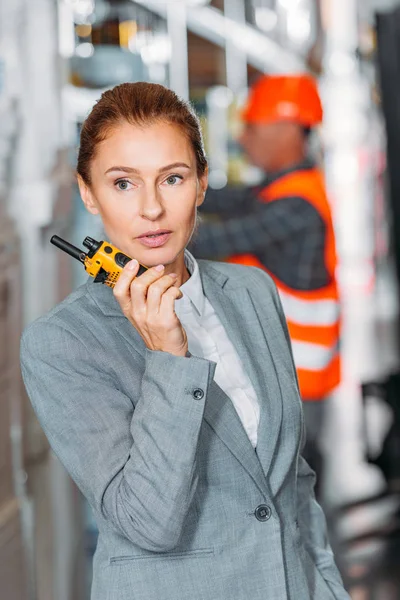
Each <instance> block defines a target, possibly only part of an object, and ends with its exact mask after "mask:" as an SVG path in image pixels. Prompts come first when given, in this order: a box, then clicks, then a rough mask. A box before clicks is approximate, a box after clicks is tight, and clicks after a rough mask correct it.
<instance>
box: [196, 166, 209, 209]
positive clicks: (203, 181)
mask: <svg viewBox="0 0 400 600" xmlns="http://www.w3.org/2000/svg"><path fill="white" fill-rule="evenodd" d="M207 187H208V167H206V170H205V171H204V173H203V175H202V176H201V177H199V187H198V189H197V199H196V206H201V205H202V204H203V202H204V197H205V195H206V191H207Z"/></svg>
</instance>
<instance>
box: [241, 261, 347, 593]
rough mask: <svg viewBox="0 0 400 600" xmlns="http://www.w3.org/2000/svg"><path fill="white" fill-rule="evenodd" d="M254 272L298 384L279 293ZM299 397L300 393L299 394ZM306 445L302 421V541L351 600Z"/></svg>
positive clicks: (333, 584) (330, 583)
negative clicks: (268, 295)
mask: <svg viewBox="0 0 400 600" xmlns="http://www.w3.org/2000/svg"><path fill="white" fill-rule="evenodd" d="M250 268H252V269H255V270H257V271H258V272H259V274H261V276H262V277H264V278H268V280H269V281H268V284H269V288H270V290H271V291H272V296H273V300H274V304H275V307H276V309H277V312H278V315H279V318H280V321H281V324H282V329H283V333H284V336H285V338H286V341H287V344H288V346H289V350H290V355H291V362H292V366H293V377H294V378H295V379H296V383H297V389H299V387H298V381H297V374H296V367H295V363H294V359H293V352H292V345H291V341H290V337H289V331H288V327H287V323H286V318H285V314H284V312H283V308H282V304H281V301H280V298H279V294H278V291H277V289H276V286H275V284H274V283H273V281H272V279H271V278H270V277H269V276H268V275H267V274H266V273H264V272H263V271H261V269H256V267H250ZM299 395H300V391H299ZM304 442H305V428H304V421H303V435H302V444H301V448H300V455H299V459H298V470H297V502H298V524H299V528H300V532H301V538H302V541H303V544H304V546H305V549H306V551H307V552H308V554H309V555H310V557H311V559H312V561H313V562H314V564H315V565H316V567H317V569H318V570H319V572H320V573H321V575H322V577H323V578H324V580H325V581H326V583H327V585H328V586H329V588H330V590H331V591H332V594H333V597H334V598H335V600H350V596H349V595H348V593H347V592H346V590H345V589H344V587H343V581H342V578H341V575H340V573H339V570H338V568H337V566H336V563H335V558H334V555H333V552H332V549H331V546H330V544H329V539H328V530H327V525H326V519H325V515H324V513H323V510H322V508H321V506H320V505H319V503H318V502H317V500H316V499H315V494H314V485H315V473H314V471H313V470H312V469H311V468H310V466H309V465H308V463H307V462H306V460H305V459H304V458H303V457H302V456H301V452H302V450H303V447H304Z"/></svg>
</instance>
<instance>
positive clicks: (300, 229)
mask: <svg viewBox="0 0 400 600" xmlns="http://www.w3.org/2000/svg"><path fill="white" fill-rule="evenodd" d="M310 168H313V165H312V164H311V163H309V162H304V163H302V164H301V165H298V166H296V167H294V168H291V169H290V170H286V171H284V172H283V171H282V172H281V173H279V174H278V175H275V177H274V178H273V179H272V178H268V179H267V180H266V181H265V182H264V183H263V184H262V185H261V186H258V187H257V188H249V189H243V188H224V189H223V190H209V191H208V192H207V195H206V199H205V202H204V204H203V206H202V208H201V209H200V214H201V212H204V213H209V214H210V215H214V216H215V217H216V216H218V220H215V218H214V219H213V220H207V221H206V222H204V221H203V222H201V223H200V225H199V227H198V230H197V232H196V233H195V235H194V236H193V239H192V241H191V243H190V245H189V250H190V251H191V252H192V253H193V254H194V256H195V257H196V258H211V259H215V260H219V259H221V260H222V259H225V258H227V257H229V256H232V255H234V254H247V253H251V254H253V255H255V256H257V258H258V259H259V260H260V262H261V263H262V264H263V265H264V266H265V267H266V269H267V270H268V271H270V272H271V273H272V274H273V275H275V276H276V277H277V278H278V279H279V280H280V281H282V282H283V283H285V284H286V285H287V286H289V287H291V288H293V289H296V290H315V289H319V288H321V287H323V286H325V285H327V284H328V283H329V279H330V276H329V274H328V272H327V269H326V266H325V223H324V221H323V219H322V217H321V216H320V214H319V213H318V211H317V210H316V209H315V208H314V206H313V205H312V204H311V203H310V202H308V201H307V199H306V198H303V197H300V196H291V197H283V198H282V199H279V200H276V201H274V202H270V203H266V202H262V201H261V200H259V199H258V197H257V196H258V193H259V192H260V191H261V189H263V188H264V187H266V186H267V185H270V184H271V183H272V182H273V181H276V180H277V179H278V178H280V177H282V176H283V175H286V174H288V173H292V172H294V171H298V170H304V169H310Z"/></svg>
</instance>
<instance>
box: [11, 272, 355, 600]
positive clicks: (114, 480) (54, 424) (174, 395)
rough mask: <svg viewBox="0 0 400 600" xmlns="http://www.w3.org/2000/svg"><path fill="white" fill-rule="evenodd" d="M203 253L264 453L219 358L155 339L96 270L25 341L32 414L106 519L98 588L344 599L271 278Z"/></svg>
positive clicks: (176, 598) (113, 598)
mask: <svg viewBox="0 0 400 600" xmlns="http://www.w3.org/2000/svg"><path fill="white" fill-rule="evenodd" d="M199 266H200V273H201V278H202V282H203V288H204V292H205V295H206V296H207V298H208V299H209V301H210V302H211V304H212V305H213V307H214V309H215V311H216V312H217V314H218V316H219V318H220V319H221V321H222V323H223V325H224V327H225V328H226V331H227V333H228V335H229V337H230V339H231V340H232V342H233V344H234V346H235V347H236V350H237V351H238V353H239V356H240V358H241V360H242V361H243V364H244V365H245V368H246V370H247V372H248V374H249V376H250V378H251V381H252V383H253V386H254V388H255V390H256V392H257V395H258V399H259V401H260V405H261V421H260V426H259V433H258V446H257V450H256V451H254V449H253V447H252V445H251V443H250V441H249V439H248V437H247V435H246V432H245V430H244V428H243V426H242V424H241V421H240V419H239V417H238V416H237V413H236V411H235V409H234V407H233V404H232V402H231V400H230V399H229V398H228V397H227V396H226V394H225V393H224V392H223V391H222V390H221V388H219V386H218V385H217V384H216V383H215V382H214V381H213V373H214V369H215V363H212V362H210V361H208V360H204V359H202V358H197V357H195V356H190V357H185V358H182V357H176V356H172V355H171V354H168V353H165V352H154V351H150V350H148V349H147V348H146V347H145V345H144V343H143V341H142V339H141V337H140V336H139V334H138V333H137V331H136V330H135V329H134V328H133V327H132V325H131V324H130V322H129V321H128V320H127V319H126V318H125V317H124V316H123V314H122V312H121V310H120V308H119V305H118V303H117V301H116V300H115V298H114V296H113V294H112V291H111V290H110V289H109V288H107V287H105V286H102V285H99V284H94V283H93V282H92V280H90V281H88V282H87V283H86V284H84V285H83V286H81V287H80V288H79V289H78V290H77V291H76V292H74V293H73V294H71V295H70V296H69V297H68V298H67V299H66V300H64V301H63V302H61V304H59V305H58V306H56V307H55V308H54V309H53V310H52V311H51V312H50V313H48V314H47V315H46V316H44V317H42V318H40V319H38V320H37V321H35V322H34V323H33V324H31V325H30V326H29V327H28V328H27V329H26V330H25V332H24V335H23V338H22V342H21V363H22V373H23V377H24V381H25V385H26V389H27V391H28V394H29V396H30V398H31V401H32V404H33V407H34V409H35V412H36V414H37V416H38V418H39V421H40V423H41V425H42V427H43V429H44V431H45V433H46V435H47V437H48V439H49V442H50V444H51V446H52V448H53V450H54V452H55V453H56V455H57V456H58V457H59V458H60V460H61V462H62V463H63V464H64V465H65V468H66V469H67V470H68V472H69V473H70V475H71V477H72V478H73V479H74V480H75V481H76V483H77V485H78V486H79V488H80V489H81V490H82V492H83V494H84V495H85V496H86V498H87V499H88V501H89V503H90V505H91V507H92V509H93V511H94V514H95V517H96V520H97V523H98V528H99V539H98V545H97V550H96V553H95V556H94V562H93V585H92V599H93V600H287V599H288V598H289V599H290V600H309V599H315V600H332V599H336V600H339V599H340V600H345V599H348V598H349V596H348V595H347V593H346V592H345V590H344V588H343V585H342V581H341V578H340V575H339V573H338V570H337V568H336V566H335V563H334V558H333V555H332V551H331V549H330V547H329V543H328V540H327V535H326V526H325V520H324V516H323V513H322V511H321V508H320V507H319V505H318V504H317V503H316V501H315V499H314V496H313V485H314V475H313V472H312V471H311V470H310V469H309V467H308V466H307V464H306V462H305V461H304V460H303V459H302V458H301V457H299V448H300V447H301V445H302V429H303V424H302V410H301V402H300V398H299V393H298V388H297V383H296V375H295V369H294V365H293V360H292V356H291V350H290V343H289V338H288V334H287V330H286V325H285V320H284V316H283V313H282V308H281V305H280V302H279V299H278V295H277V292H276V289H275V286H274V284H273V283H272V281H271V279H270V278H269V277H268V275H266V274H265V273H264V272H262V271H261V270H259V269H256V268H253V267H244V266H240V265H233V264H232V265H231V264H225V263H213V262H209V261H199Z"/></svg>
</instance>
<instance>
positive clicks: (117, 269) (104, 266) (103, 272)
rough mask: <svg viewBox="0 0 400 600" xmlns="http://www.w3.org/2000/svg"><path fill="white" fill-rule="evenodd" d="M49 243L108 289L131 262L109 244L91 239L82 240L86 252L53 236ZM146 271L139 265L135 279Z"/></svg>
mask: <svg viewBox="0 0 400 600" xmlns="http://www.w3.org/2000/svg"><path fill="white" fill-rule="evenodd" d="M50 242H51V243H52V244H54V246H57V248H60V249H61V250H64V252H66V253H67V254H69V255H70V256H72V257H73V258H76V259H77V260H79V261H80V262H81V263H83V265H84V267H85V270H86V271H87V273H88V274H89V275H90V276H91V277H94V281H95V283H104V284H105V285H107V286H108V287H110V288H113V287H114V285H115V284H116V282H117V280H118V277H119V276H120V273H121V271H122V269H123V268H124V267H125V265H126V264H127V263H128V262H129V261H130V260H132V259H131V258H129V256H127V255H126V254H124V253H123V252H121V251H120V250H118V248H116V247H115V246H113V245H112V244H110V243H109V242H104V241H101V242H98V241H97V240H94V239H93V238H91V237H85V239H84V240H83V245H84V246H85V248H87V249H88V251H87V252H84V250H80V249H79V248H77V247H76V246H73V245H72V244H70V243H69V242H67V241H66V240H63V239H62V238H60V237H58V235H53V237H52V238H51V240H50ZM146 270H147V267H145V266H143V265H139V271H138V273H137V277H138V276H139V275H141V274H142V273H144V272H145V271H146Z"/></svg>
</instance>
